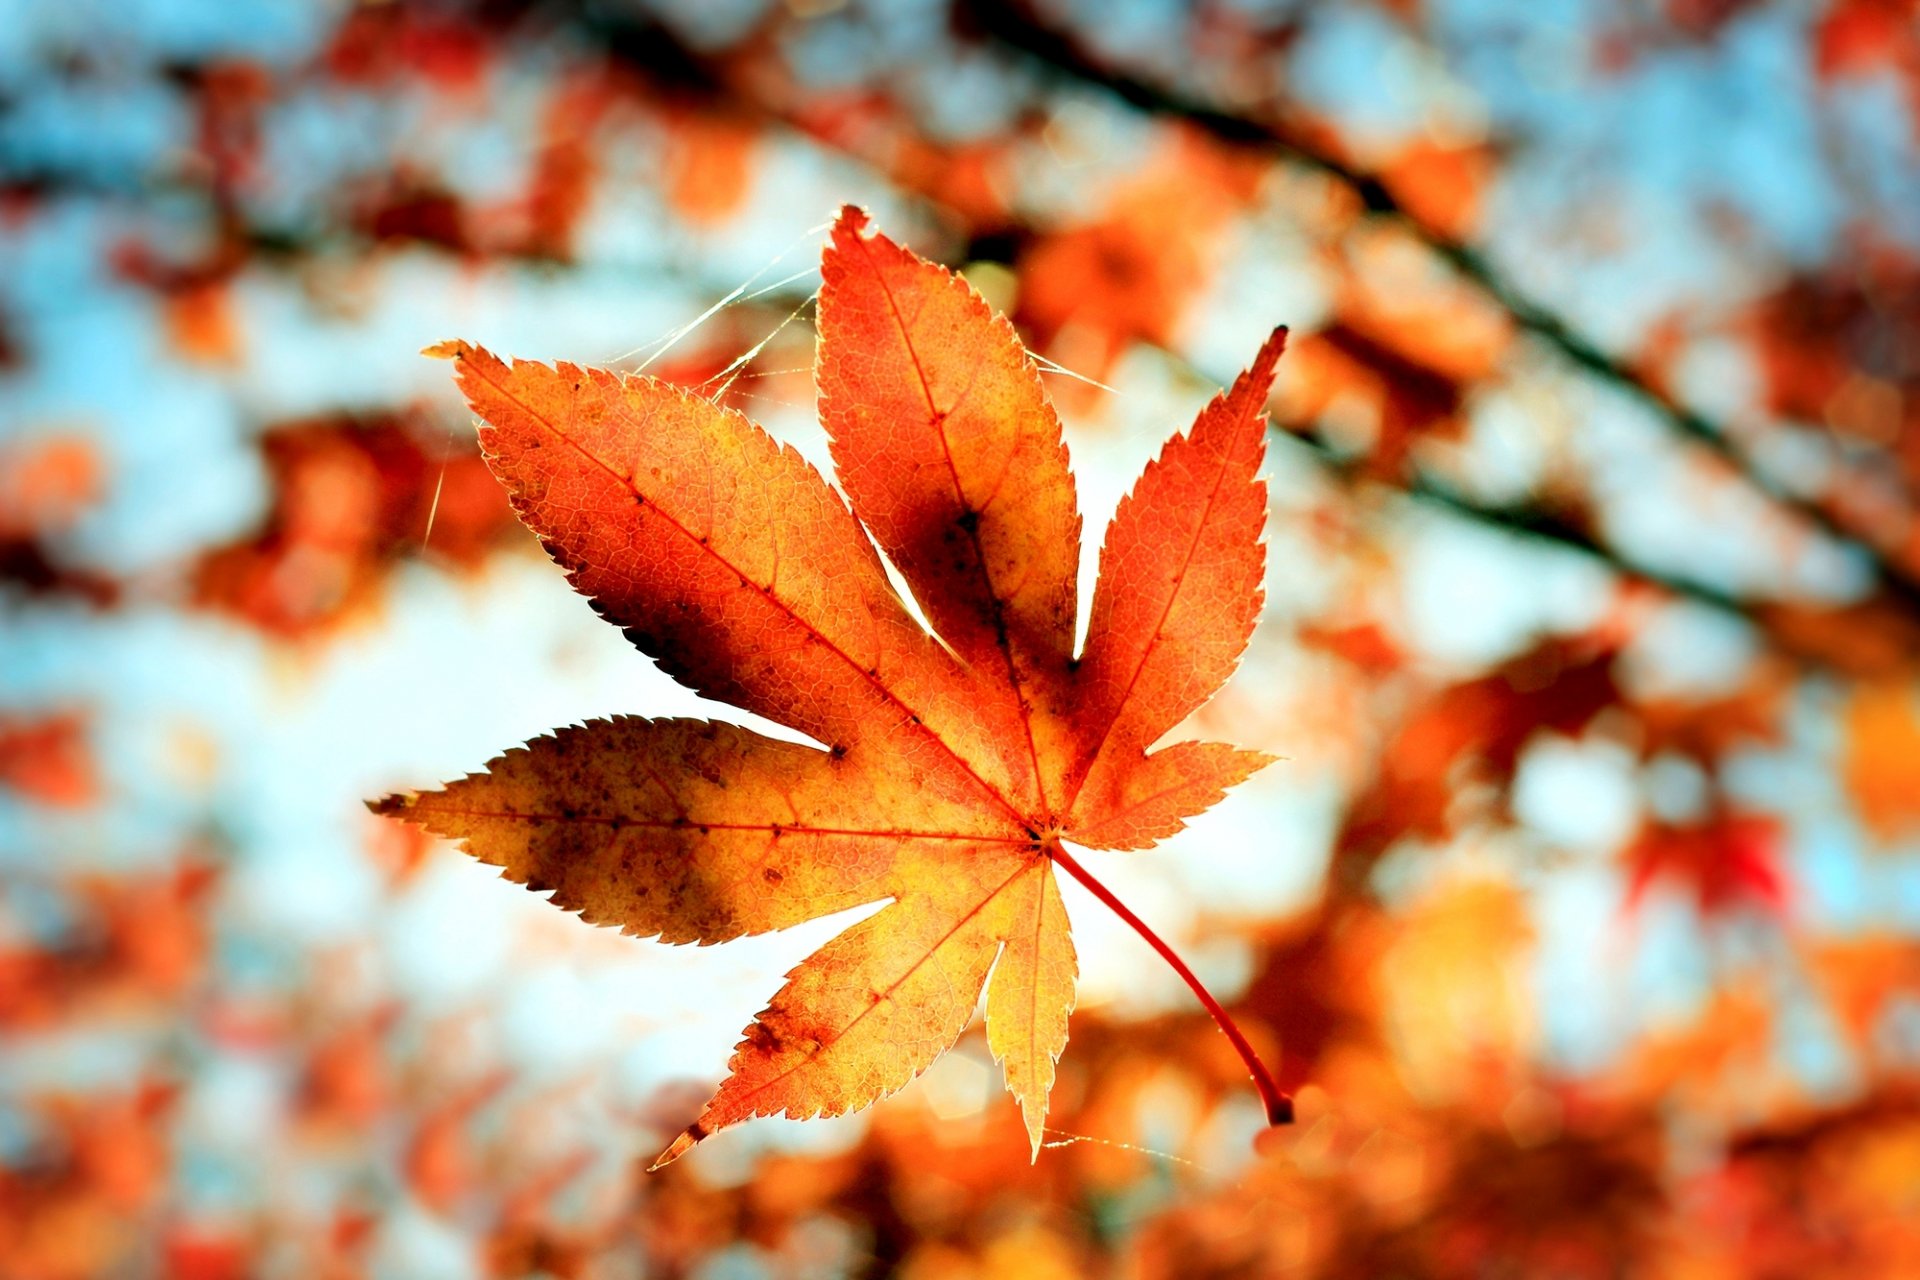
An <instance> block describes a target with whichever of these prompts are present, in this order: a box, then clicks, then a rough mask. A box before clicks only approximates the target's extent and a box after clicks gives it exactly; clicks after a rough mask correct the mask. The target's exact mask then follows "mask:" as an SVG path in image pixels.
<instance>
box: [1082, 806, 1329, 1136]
mask: <svg viewBox="0 0 1920 1280" xmlns="http://www.w3.org/2000/svg"><path fill="white" fill-rule="evenodd" d="M1048 853H1049V856H1051V857H1052V858H1053V860H1054V862H1056V863H1058V864H1059V866H1060V869H1061V870H1062V871H1065V872H1066V873H1067V874H1068V875H1070V876H1072V877H1073V878H1074V879H1075V880H1078V881H1079V882H1080V883H1081V884H1083V885H1085V886H1086V887H1087V889H1088V890H1089V891H1090V892H1091V893H1092V894H1093V896H1094V897H1096V898H1098V899H1100V901H1101V902H1103V903H1104V904H1106V906H1107V908H1108V909H1109V910H1110V911H1112V912H1113V913H1114V914H1115V915H1117V916H1119V917H1120V918H1121V919H1122V920H1125V921H1126V922H1127V924H1128V925H1130V926H1131V927H1132V928H1133V931H1134V932H1135V933H1137V934H1139V935H1140V936H1141V937H1142V938H1145V939H1146V940H1147V945H1148V946H1150V947H1152V948H1153V949H1154V950H1155V951H1157V952H1159V953H1160V958H1161V959H1162V960H1165V961H1166V962H1167V963H1168V964H1170V965H1172V966H1173V971H1174V972H1175V973H1177V974H1179V975H1180V977H1181V979H1182V980H1183V981H1185V982H1186V984H1187V986H1188V987H1190V988H1192V990H1193V994H1194V995H1196V996H1198V997H1200V1003H1201V1004H1203V1005H1205V1006H1206V1007H1207V1012H1208V1013H1210V1014H1212V1015H1213V1020H1214V1021H1215V1022H1216V1023H1218V1024H1219V1026H1220V1030H1221V1031H1223V1032H1225V1033H1226V1037H1227V1039H1228V1040H1230V1041H1232V1042H1233V1047H1234V1048H1235V1049H1236V1050H1237V1051H1238V1052H1239V1054H1240V1057H1241V1060H1242V1061H1244V1062H1245V1063H1246V1064H1247V1070H1248V1071H1249V1072H1251V1073H1252V1075H1253V1085H1254V1088H1256V1089H1258V1090H1259V1091H1260V1101H1262V1102H1263V1103H1265V1104H1266V1108H1267V1123H1269V1124H1276V1125H1279V1124H1291V1123H1292V1122H1293V1099H1291V1098H1289V1097H1288V1096H1287V1095H1286V1094H1284V1093H1282V1092H1281V1091H1280V1086H1279V1085H1277V1084H1275V1083H1274V1082H1273V1076H1272V1075H1271V1074H1270V1073H1269V1072H1268V1071H1267V1067H1266V1064H1265V1063H1263V1062H1261V1061H1260V1058H1259V1055H1257V1054H1255V1053H1254V1051H1253V1046H1252V1045H1251V1044H1249V1043H1247V1037H1246V1036H1245V1035H1243V1034H1241V1031H1240V1028H1239V1027H1238V1026H1237V1025H1235V1023H1234V1021H1233V1018H1232V1016H1231V1015H1229V1014H1228V1013H1227V1011H1226V1010H1225V1009H1224V1008H1222V1007H1221V1005H1220V1002H1219V1001H1218V1000H1215V999H1214V998H1213V993H1212V992H1211V991H1208V990H1207V989H1206V987H1205V986H1203V985H1201V982H1200V979H1199V978H1197V977H1195V976H1194V972H1193V970H1191V969H1189V968H1187V962H1186V961H1184V960H1182V959H1181V958H1180V957H1179V955H1177V954H1176V953H1175V952H1174V949H1173V948H1172V947H1170V946H1168V945H1167V943H1166V940H1165V939H1163V938H1162V937H1161V936H1160V935H1159V934H1157V933H1155V932H1154V931H1153V930H1152V929H1151V928H1150V927H1149V926H1148V925H1147V922H1146V921H1144V920H1142V919H1141V918H1140V917H1139V916H1137V915H1135V914H1133V911H1132V910H1131V909H1130V908H1129V907H1128V906H1127V904H1126V903H1124V902H1122V901H1120V899H1118V898H1116V897H1114V896H1113V890H1111V889H1109V888H1107V886H1105V885H1104V884H1101V883H1100V882H1099V881H1098V880H1097V879H1095V878H1094V876H1093V873H1092V872H1090V871H1088V870H1087V869H1086V868H1085V867H1083V866H1081V865H1080V864H1079V862H1077V861H1076V860H1075V859H1074V858H1073V857H1072V855H1070V854H1069V853H1068V852H1067V851H1066V850H1065V849H1062V848H1061V847H1060V846H1059V845H1057V844H1056V845H1054V846H1053V848H1052V849H1050V850H1049V851H1048Z"/></svg>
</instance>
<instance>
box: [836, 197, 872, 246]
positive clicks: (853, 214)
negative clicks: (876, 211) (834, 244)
mask: <svg viewBox="0 0 1920 1280" xmlns="http://www.w3.org/2000/svg"><path fill="white" fill-rule="evenodd" d="M872 225H873V219H871V218H869V217H868V216H867V211H866V210H865V209H862V208H861V207H860V206H859V205H857V204H843V205H841V206H840V214H839V216H838V217H836V218H835V219H834V220H833V238H834V239H836V240H838V239H840V238H841V237H842V236H845V237H848V238H852V237H854V236H858V235H864V234H866V232H867V230H868V229H869V228H870V227H872Z"/></svg>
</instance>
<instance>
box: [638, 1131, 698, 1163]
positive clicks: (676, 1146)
mask: <svg viewBox="0 0 1920 1280" xmlns="http://www.w3.org/2000/svg"><path fill="white" fill-rule="evenodd" d="M706 1136H707V1131H706V1130H705V1129H702V1128H701V1127H700V1126H699V1125H698V1124H690V1125H688V1126H687V1127H686V1128H685V1129H683V1130H681V1132H680V1136H679V1137H677V1138H675V1139H674V1140H673V1141H672V1142H671V1143H670V1144H668V1146H667V1149H666V1150H665V1151H662V1152H661V1153H660V1154H659V1155H658V1156H656V1157H654V1161H653V1163H652V1164H650V1165H648V1166H647V1172H648V1173H658V1172H659V1171H660V1170H662V1169H664V1168H666V1167H667V1166H668V1165H670V1164H672V1163H673V1162H674V1161H675V1160H678V1159H679V1158H680V1157H681V1156H683V1155H685V1154H687V1152H689V1151H691V1150H693V1148H694V1145H695V1144H696V1143H698V1142H699V1141H700V1139H702V1138H704V1137H706Z"/></svg>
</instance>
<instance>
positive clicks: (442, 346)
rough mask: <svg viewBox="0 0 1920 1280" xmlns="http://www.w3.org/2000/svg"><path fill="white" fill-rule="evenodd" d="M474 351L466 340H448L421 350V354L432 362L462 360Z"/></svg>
mask: <svg viewBox="0 0 1920 1280" xmlns="http://www.w3.org/2000/svg"><path fill="white" fill-rule="evenodd" d="M472 350H473V346H472V344H470V343H469V342H468V341H467V340H466V339H465V338H448V339H447V340H446V341H445V342H436V343H434V344H433V345H432V346H429V347H422V348H420V354H421V355H423V356H426V357H427V358H428V359H430V360H460V359H464V358H465V357H466V355H467V353H468V352H470V351H472Z"/></svg>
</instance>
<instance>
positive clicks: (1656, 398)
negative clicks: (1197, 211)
mask: <svg viewBox="0 0 1920 1280" xmlns="http://www.w3.org/2000/svg"><path fill="white" fill-rule="evenodd" d="M966 13H967V15H968V17H969V18H970V19H971V21H972V23H973V25H974V28H975V29H976V30H977V31H979V32H980V33H981V34H983V35H985V36H987V37H988V38H990V39H992V40H993V41H994V42H995V43H996V44H998V45H1000V46H1002V47H1004V48H1006V49H1009V50H1012V51H1015V52H1017V53H1019V54H1021V55H1024V56H1025V57H1027V58H1029V59H1030V60H1032V61H1034V62H1037V63H1040V64H1042V65H1044V66H1047V67H1049V68H1051V69H1052V70H1053V71H1055V72H1056V73H1059V74H1061V75H1064V76H1067V77H1069V78H1071V79H1073V80H1075V81H1077V82H1079V83H1081V84H1084V85H1088V86H1092V87H1096V88H1099V89H1102V90H1104V91H1106V92H1108V93H1110V94H1112V95H1113V96H1114V97H1116V98H1118V99H1120V100H1121V101H1123V102H1125V103H1127V104H1128V105H1129V106H1132V107H1134V108H1135V109H1137V110H1139V111H1142V112H1146V113H1148V114H1151V115H1157V116H1167V117H1172V118H1177V119H1180V120H1184V121H1186V122H1187V123H1189V124H1191V125H1194V126H1196V127H1198V128H1200V129H1203V130H1205V131H1206V132H1207V133H1209V134H1211V135H1212V136H1213V137H1215V138H1218V139H1219V140H1221V141H1222V142H1227V143H1231V144H1235V145H1239V146H1246V147H1254V148H1258V149H1261V150H1264V151H1266V152H1269V153H1277V154H1279V155H1282V156H1284V157H1286V158H1287V159H1289V160H1291V161H1293V162H1294V163H1297V164H1300V165H1303V166H1305V167H1306V168H1309V169H1311V170H1314V171H1315V172H1318V173H1322V174H1325V175H1326V176H1328V177H1330V178H1333V179H1335V180H1336V181H1338V182H1339V183H1341V185H1343V186H1345V187H1347V188H1348V189H1350V190H1351V191H1352V192H1353V193H1354V194H1355V195H1356V196H1357V197H1358V198H1359V200H1360V202H1361V204H1362V205H1363V206H1364V207H1365V209H1366V210H1367V211H1368V212H1369V213H1371V214H1373V215H1376V216H1378V217H1383V218H1387V219H1390V220H1392V221H1394V222H1396V223H1398V224H1399V225H1400V226H1402V227H1403V228H1404V229H1405V230H1406V231H1407V232H1408V233H1409V234H1411V235H1412V236H1414V237H1415V238H1416V239H1418V240H1419V241H1420V242H1421V243H1422V244H1424V245H1425V246H1426V247H1427V248H1428V249H1429V250H1431V251H1432V252H1433V253H1434V254H1436V255H1437V256H1439V257H1440V258H1441V259H1442V260H1444V261H1445V262H1446V263H1447V264H1448V265H1449V266H1451V267H1452V268H1453V269H1454V270H1455V271H1457V272H1458V273H1459V274H1460V275H1461V276H1462V277H1463V278H1465V279H1467V280H1469V281H1471V282H1472V283H1473V284H1474V285H1475V286H1476V287H1477V288H1479V289H1480V290H1481V291H1482V292H1483V293H1484V294H1485V295H1486V296H1487V297H1488V298H1489V299H1490V300H1491V301H1493V302H1494V303H1495V304H1496V305H1498V306H1499V307H1501V308H1502V309H1503V310H1505V311H1506V312H1507V314H1509V315H1510V316H1512V317H1513V319H1514V322H1515V323H1516V324H1518V325H1519V326H1520V327H1521V328H1522V329H1524V330H1525V331H1526V332H1528V333H1530V334H1532V335H1534V336H1535V337H1537V338H1539V339H1540V340H1541V341H1543V342H1545V343H1546V344H1547V345H1548V346H1550V347H1552V348H1553V349H1554V350H1556V351H1558V352H1559V353H1560V354H1561V355H1562V356H1563V357H1565V358H1566V359H1568V360H1570V361H1571V362H1573V363H1574V364H1575V365H1577V366H1578V367H1580V368H1581V369H1583V370H1585V371H1586V372H1588V373H1589V374H1591V375H1593V376H1594V377H1596V378H1598V379H1600V380H1602V381H1604V382H1606V383H1608V384H1610V385H1612V386H1614V387H1617V388H1619V389H1620V390H1622V391H1624V392H1626V393H1627V394H1629V395H1631V396H1632V397H1633V398H1634V399H1636V400H1638V401H1639V402H1640V403H1641V404H1642V405H1644V406H1645V407H1647V408H1648V409H1650V410H1651V411H1652V412H1653V413H1654V414H1655V416H1656V417H1658V418H1659V420H1660V421H1661V422H1663V423H1664V424H1665V425H1666V426H1667V427H1668V428H1669V429H1671V430H1672V431H1674V432H1675V433H1676V434H1678V435H1680V436H1681V437H1683V438H1685V439H1687V440H1690V441H1692V442H1694V443H1696V444H1698V445H1699V446H1701V447H1703V448H1705V449H1707V450H1709V451H1711V452H1712V453H1714V454H1716V455H1717V456H1719V457H1720V458H1722V459H1723V460H1725V461H1726V463H1727V464H1728V465H1729V466H1731V467H1732V468H1733V469H1734V471H1735V472H1736V473H1737V474H1739V475H1740V476H1741V477H1742V478H1743V479H1744V480H1745V481H1746V483H1748V484H1749V485H1751V486H1752V487H1753V488H1754V489H1755V490H1756V491H1758V492H1759V493H1761V494H1762V495H1764V496H1765V497H1766V498H1767V499H1769V500H1770V501H1771V502H1773V503H1775V504H1776V505H1778V506H1779V507H1781V508H1783V509H1786V510H1789V511H1791V512H1793V513H1794V514H1796V515H1797V516H1799V517H1800V518H1801V519H1803V520H1805V521H1807V522H1808V523H1810V524H1812V525H1813V526H1814V527H1816V528H1818V529H1820V530H1821V531H1822V532H1824V533H1826V534H1828V535H1829V536H1831V537H1833V538H1836V539H1838V540H1840V541H1842V542H1845V543H1847V544H1848V545H1850V546H1854V547H1857V548H1858V550H1859V551H1860V552H1861V554H1863V555H1864V556H1866V557H1867V559H1868V560H1869V561H1870V562H1871V563H1872V565H1873V567H1874V570H1875V573H1876V575H1877V577H1878V579H1879V585H1880V588H1881V589H1882V591H1883V592H1884V593H1885V594H1886V595H1887V596H1888V597H1890V598H1892V599H1895V600H1897V601H1898V602H1899V603H1900V604H1901V605H1902V606H1903V607H1905V608H1906V609H1908V610H1910V611H1912V612H1914V613H1916V614H1920V577H1916V576H1914V575H1913V574H1911V573H1909V572H1908V571H1907V570H1905V569H1904V568H1903V567H1902V566H1900V565H1897V564H1895V563H1893V562H1891V561H1889V560H1888V559H1887V558H1886V556H1884V555H1883V554H1881V552H1880V550H1879V549H1878V548H1877V547H1875V546H1874V545H1873V544H1872V542H1871V540H1870V538H1869V536H1868V535H1866V534H1865V533H1863V532H1862V531H1861V530H1859V529H1857V528H1854V527H1852V526H1851V525H1849V524H1848V523H1847V522H1846V521H1844V520H1842V519H1841V518H1840V517H1839V516H1837V515H1835V514H1834V513H1833V512H1832V511H1830V510H1828V509H1827V508H1825V507H1823V506H1821V505H1819V504H1818V503H1814V502H1809V501H1808V500H1806V499H1805V498H1803V497H1801V496H1800V495H1798V494H1796V493H1794V492H1793V491H1792V490H1791V489H1790V488H1789V487H1787V486H1786V485H1784V484H1782V483H1781V482H1780V481H1778V480H1777V479H1775V478H1774V477H1772V476H1770V475H1768V474H1767V473H1766V472H1765V471H1764V470H1763V469H1761V468H1760V467H1758V466H1757V465H1756V464H1755V462H1754V459H1753V458H1752V457H1751V455H1750V454H1749V453H1748V452H1747V450H1745V449H1744V448H1742V447H1741V445H1740V444H1739V443H1738V441H1737V440H1736V439H1735V438H1734V437H1733V435H1732V434H1731V433H1730V432H1729V431H1728V430H1727V429H1726V428H1725V427H1723V426H1721V425H1720V424H1718V423H1715V422H1714V421H1712V420H1711V419H1709V418H1707V417H1706V416H1705V415H1703V414H1701V413H1700V412H1698V411H1697V410H1695V409H1692V408H1689V407H1688V406H1686V405H1684V404H1681V403H1680V402H1679V401H1677V400H1675V399H1674V398H1673V397H1672V396H1671V395H1669V394H1668V393H1667V392H1665V391H1664V390H1662V389H1661V388H1659V387H1657V386H1655V385H1654V384H1653V383H1651V382H1649V381H1648V380H1647V378H1646V377H1645V376H1643V375H1642V374H1641V373H1639V372H1638V371H1636V370H1634V369H1633V368H1631V367H1630V366H1629V365H1627V364H1625V363H1623V362H1622V361H1621V360H1619V359H1618V358H1616V357H1614V356H1611V355H1608V354H1607V353H1606V352H1605V351H1603V350H1601V349H1600V348H1599V347H1598V346H1596V345H1595V344H1594V343H1593V342H1592V341H1590V340H1589V339H1587V338H1586V337H1585V336H1584V335H1582V334H1581V333H1580V332H1579V331H1578V330H1576V329H1575V328H1574V327H1573V326H1572V325H1570V324H1569V323H1568V322H1567V321H1566V320H1565V319H1563V318H1562V317H1561V316H1560V315H1558V314H1557V313H1555V312H1554V311H1552V310H1551V309H1549V308H1548V307H1546V306H1543V305H1541V304H1540V303H1538V302H1536V301H1534V300H1533V299H1531V298H1529V297H1527V296H1526V295H1525V294H1524V293H1523V292H1522V291H1521V290H1520V289H1518V288H1517V287H1516V286H1514V285H1513V284H1512V283H1511V282H1510V281H1509V280H1508V279H1507V278H1506V277H1505V276H1504V275H1503V274H1502V273H1501V272H1500V270H1499V269H1498V268H1496V267H1495V266H1494V265H1493V264H1492V262H1491V261H1489V260H1488V258H1487V257H1486V255H1485V254H1483V253H1482V252H1481V251H1480V250H1479V249H1477V248H1475V247H1473V246H1472V245H1469V244H1466V243H1464V242H1462V241H1460V240H1458V239H1456V238H1454V237H1452V236H1450V235H1448V234H1447V233H1445V232H1443V231H1441V230H1440V229H1438V228H1436V227H1434V226H1433V225H1431V224H1430V223H1428V222H1426V221H1425V220H1423V219H1421V218H1419V217H1418V216H1416V215H1415V214H1413V213H1412V212H1411V211H1409V210H1408V209H1407V208H1406V207H1405V206H1404V205H1403V204H1401V203H1400V201H1399V200H1398V199H1397V198H1396V197H1395V196H1394V194H1393V193H1392V192H1391V191H1390V190H1389V189H1388V188H1387V186H1386V184H1385V183H1384V182H1383V181H1382V180H1381V179H1380V177H1379V176H1378V175H1376V174H1373V173H1369V172H1367V171H1366V170H1364V169H1361V168H1359V167H1358V166H1356V165H1354V164H1352V163H1350V162H1349V161H1347V160H1346V159H1344V158H1343V157H1341V156H1338V155H1335V154H1333V153H1332V152H1331V151H1330V150H1329V149H1328V148H1327V147H1326V145H1325V144H1324V143H1323V142H1321V141H1319V140H1318V139H1316V138H1313V137H1311V136H1309V135H1308V134H1307V133H1305V132H1304V131H1301V130H1299V129H1295V128H1293V127H1291V126H1289V125H1288V124H1287V123H1285V122H1284V120H1282V119H1279V118H1273V119H1258V120H1256V119H1252V118H1249V117H1247V116H1245V115H1240V114H1236V113H1233V112H1229V111H1223V110H1221V109H1220V108H1218V107H1216V106H1214V105H1212V104H1210V103H1207V102H1205V101H1202V100H1201V99H1200V98H1198V97H1195V96H1193V95H1191V94H1188V93H1186V92H1184V91H1182V90H1179V89H1177V88H1171V87H1167V86H1164V85H1160V84H1156V83H1150V82H1148V81H1146V80H1144V79H1140V78H1138V77H1135V76H1132V75H1129V74H1127V73H1125V72H1123V71H1119V70H1116V69H1114V68H1111V67H1109V66H1106V65H1105V64H1103V63H1101V62H1100V61H1098V60H1097V59H1095V58H1093V57H1092V56H1090V55H1089V54H1087V53H1086V52H1085V51H1084V50H1083V49H1082V48H1081V47H1080V45H1079V44H1078V43H1077V42H1076V41H1075V40H1073V39H1072V38H1071V37H1070V36H1068V35H1065V34H1063V33H1061V32H1059V31H1056V30H1053V29H1051V28H1049V27H1046V26H1043V25H1041V24H1040V23H1038V22H1036V21H1035V20H1034V19H1033V18H1032V17H1031V15H1030V14H1029V13H1028V12H1027V10H1026V7H1025V6H1024V5H1023V4H1022V3H1021V0H971V2H970V3H968V4H967V5H966Z"/></svg>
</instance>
